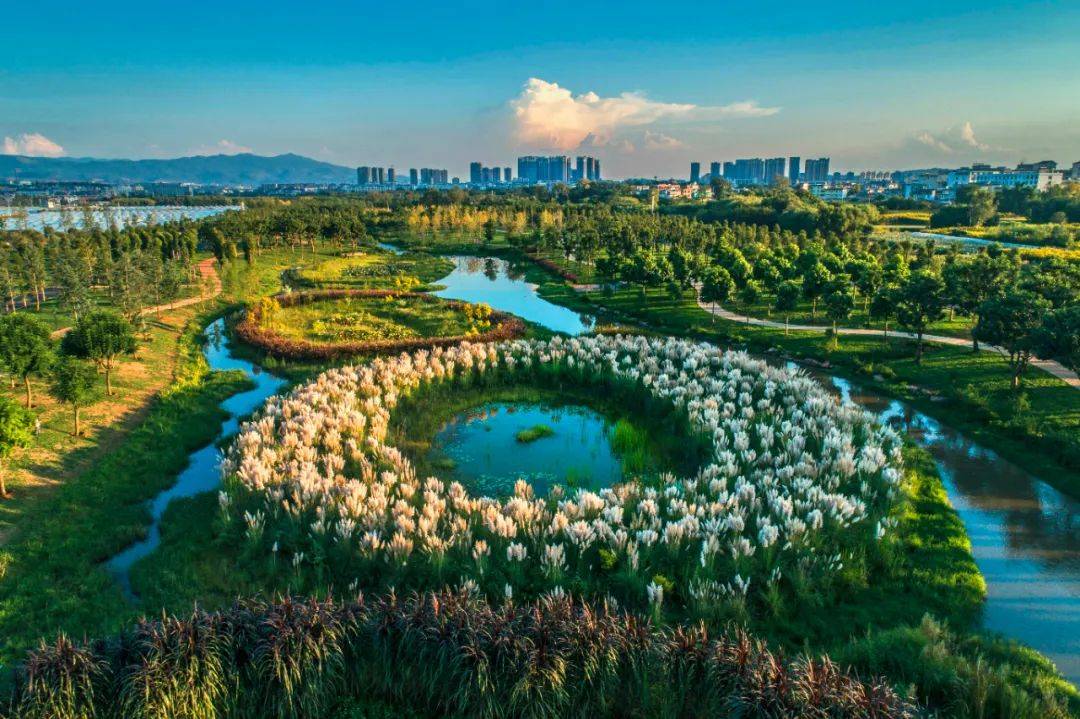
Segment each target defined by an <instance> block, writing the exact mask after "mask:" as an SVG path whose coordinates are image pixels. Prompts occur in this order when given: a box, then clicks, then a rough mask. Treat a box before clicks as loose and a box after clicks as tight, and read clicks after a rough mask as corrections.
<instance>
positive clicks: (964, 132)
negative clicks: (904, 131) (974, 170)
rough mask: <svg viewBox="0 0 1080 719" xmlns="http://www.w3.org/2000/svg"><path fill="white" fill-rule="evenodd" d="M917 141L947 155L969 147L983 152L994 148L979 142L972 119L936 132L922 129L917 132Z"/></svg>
mask: <svg viewBox="0 0 1080 719" xmlns="http://www.w3.org/2000/svg"><path fill="white" fill-rule="evenodd" d="M915 141H916V142H919V143H922V144H923V145H926V146H927V147H932V148H933V149H935V150H937V151H939V152H942V153H944V154H946V155H951V154H953V153H956V152H960V151H962V150H967V149H975V150H979V151H981V152H986V151H988V150H992V149H994V148H993V147H991V146H990V145H987V144H986V143H985V142H979V140H978V138H977V137H975V128H974V127H973V126H972V124H971V121H970V120H966V121H965V122H964V123H963V124H962V125H960V127H950V128H948V129H947V130H945V131H944V132H940V133H936V134H935V133H931V132H930V131H928V130H920V131H919V132H917V133H916V134H915Z"/></svg>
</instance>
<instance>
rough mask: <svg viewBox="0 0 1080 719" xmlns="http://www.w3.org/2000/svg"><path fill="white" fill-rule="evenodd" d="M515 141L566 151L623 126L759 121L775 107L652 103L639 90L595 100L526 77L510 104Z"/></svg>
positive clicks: (607, 137)
mask: <svg viewBox="0 0 1080 719" xmlns="http://www.w3.org/2000/svg"><path fill="white" fill-rule="evenodd" d="M510 107H511V108H512V109H513V111H514V119H515V122H516V129H517V136H518V140H519V141H520V142H522V143H523V144H525V145H529V146H532V147H537V148H546V149H555V150H571V149H574V148H576V147H580V146H581V145H582V144H586V145H589V146H598V145H607V144H613V143H614V142H616V141H617V138H616V133H617V132H618V131H619V130H621V129H624V128H630V127H641V126H645V125H652V124H653V123H656V122H658V121H661V120H671V119H679V120H685V119H719V118H726V117H762V116H765V115H773V114H776V113H777V112H778V111H779V108H769V107H761V106H759V105H758V104H757V103H756V102H754V101H752V100H746V101H741V102H735V103H731V104H730V105H723V106H718V107H707V106H700V105H694V104H691V103H678V102H658V101H656V100H650V99H649V98H648V97H646V95H645V94H644V93H641V92H624V93H621V94H619V95H616V96H613V97H601V96H600V95H598V94H596V93H595V92H585V93H581V94H578V95H575V94H573V93H572V92H571V91H570V90H569V89H568V88H565V87H561V86H559V84H558V83H554V82H548V81H546V80H542V79H540V78H536V77H533V78H529V81H528V82H526V83H525V86H524V88H522V91H521V94H520V95H519V96H518V97H516V98H514V99H513V100H511V101H510Z"/></svg>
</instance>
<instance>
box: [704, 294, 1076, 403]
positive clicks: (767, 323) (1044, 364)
mask: <svg viewBox="0 0 1080 719" xmlns="http://www.w3.org/2000/svg"><path fill="white" fill-rule="evenodd" d="M697 303H698V306H699V307H700V308H701V309H703V310H705V311H706V312H708V313H709V314H713V315H716V316H717V317H720V318H723V319H725V320H730V321H731V322H739V323H741V324H751V325H755V326H757V327H770V328H773V329H781V330H782V329H784V327H785V326H786V327H787V329H789V330H797V331H800V332H821V333H825V331H826V330H828V329H830V328H829V327H821V326H819V325H784V323H783V322H774V321H773V320H763V319H760V318H757V317H750V318H749V320H748V319H747V317H746V315H741V314H738V313H735V312H732V311H731V310H725V309H724V308H723V307H719V306H713V305H710V304H708V303H706V302H702V300H701V296H700V294H699V295H698V298H697ZM836 331H837V333H838V334H842V335H866V336H872V337H881V336H882V335H884V334H885V333H884V332H883V331H882V330H874V329H866V328H860V327H838V328H837V329H836ZM889 336H890V337H904V338H907V339H916V336H915V335H914V334H912V333H910V332H895V331H891V332H889ZM923 341H924V342H933V343H935V344H943V345H953V346H955V347H971V341H970V340H966V339H961V338H960V337H946V336H944V335H923ZM979 349H980V350H986V351H991V352H998V353H1005V350H1003V349H1002V348H1001V347H995V346H994V345H980V346H979ZM1031 366H1032V367H1038V368H1039V369H1041V370H1043V371H1045V372H1049V373H1050V374H1052V375H1054V376H1055V377H1057V378H1058V379H1060V380H1061V381H1063V382H1065V384H1067V385H1069V386H1070V387H1072V388H1073V389H1078V390H1080V377H1078V376H1077V374H1076V373H1075V372H1073V371H1072V370H1070V369H1069V368H1067V367H1065V366H1064V365H1062V364H1061V363H1059V362H1055V361H1054V360H1044V359H1039V358H1037V357H1036V358H1033V359H1032V360H1031Z"/></svg>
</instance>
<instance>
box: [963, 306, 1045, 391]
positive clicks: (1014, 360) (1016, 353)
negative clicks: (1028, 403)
mask: <svg viewBox="0 0 1080 719" xmlns="http://www.w3.org/2000/svg"><path fill="white" fill-rule="evenodd" d="M1049 311H1050V302H1049V300H1047V299H1045V298H1043V297H1040V296H1039V295H1037V294H1035V293H1034V292H1029V291H1027V290H1012V291H1010V292H1008V293H1006V294H1005V295H1003V296H1001V297H995V298H993V299H990V300H987V301H986V302H983V303H982V305H980V306H979V322H978V323H977V324H976V325H975V328H974V329H973V330H972V335H974V336H975V337H977V338H978V339H979V341H981V342H988V343H990V344H994V345H997V346H999V347H1000V348H1001V349H1002V351H1003V353H1004V354H1005V357H1006V359H1007V361H1008V363H1009V369H1010V370H1011V371H1012V386H1013V387H1014V388H1016V387H1019V386H1020V378H1021V377H1022V376H1023V374H1024V370H1025V369H1027V366H1028V363H1029V362H1030V361H1031V357H1032V356H1033V355H1034V350H1035V345H1036V339H1035V338H1036V333H1037V332H1038V331H1039V330H1040V328H1041V327H1042V326H1043V319H1044V317H1046V315H1047V313H1048V312H1049Z"/></svg>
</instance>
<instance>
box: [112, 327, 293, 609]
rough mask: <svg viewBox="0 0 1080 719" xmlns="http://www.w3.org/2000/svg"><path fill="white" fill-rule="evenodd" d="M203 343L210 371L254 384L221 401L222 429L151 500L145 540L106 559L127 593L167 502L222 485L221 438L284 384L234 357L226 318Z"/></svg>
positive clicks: (154, 541)
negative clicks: (241, 375)
mask: <svg viewBox="0 0 1080 719" xmlns="http://www.w3.org/2000/svg"><path fill="white" fill-rule="evenodd" d="M205 334H206V339H207V341H206V345H205V347H204V349H203V354H204V355H205V356H206V361H207V363H208V364H209V365H210V369H212V370H220V371H228V370H240V371H241V372H243V373H244V374H245V375H246V376H247V378H248V379H249V380H251V381H252V382H253V383H254V384H255V386H254V387H253V388H252V389H249V390H246V391H244V392H240V393H238V394H234V395H233V396H232V397H229V398H228V399H227V400H225V401H224V402H222V403H221V408H222V409H224V410H225V411H226V412H228V413H229V417H228V419H226V420H225V421H224V422H222V423H221V429H220V430H219V431H218V433H217V436H216V437H214V440H213V442H211V443H210V444H208V445H207V446H205V447H203V448H202V449H199V450H196V451H194V452H192V453H191V454H190V455H189V456H188V466H187V467H186V468H185V469H184V471H183V472H181V473H180V475H179V476H178V477H177V478H176V484H174V485H173V486H171V487H169V488H168V489H166V490H165V491H164V492H161V493H160V494H158V495H157V496H156V497H154V499H153V501H152V502H151V503H150V515H151V517H152V518H153V521H152V523H151V524H150V530H149V532H148V533H147V535H146V539H144V540H142V541H141V542H136V543H135V544H132V545H131V546H130V547H128V548H127V549H125V550H124V551H123V552H121V553H120V554H117V555H116V556H115V557H113V558H112V559H110V560H109V561H108V562H106V567H107V569H108V570H109V572H110V573H112V574H113V576H115V577H116V580H117V582H119V584H120V586H121V587H123V589H124V592H125V593H126V594H127V595H129V596H130V595H131V582H130V579H129V577H128V571H129V570H130V569H131V566H132V565H133V564H135V562H137V561H139V560H140V559H142V558H143V557H145V556H146V555H148V554H150V552H152V551H154V549H155V548H156V547H157V546H158V544H160V543H161V526H160V525H161V516H162V515H163V514H164V513H165V508H166V507H168V506H169V502H171V501H173V500H174V499H179V498H181V497H191V496H194V495H196V494H200V493H202V492H207V491H209V490H212V489H216V488H217V487H218V485H220V484H221V473H220V472H219V471H218V467H219V465H220V464H221V451H220V450H219V449H218V447H217V443H218V441H219V440H220V439H221V438H222V437H228V436H229V435H231V434H235V433H236V431H237V429H239V426H240V420H239V418H240V417H245V416H247V415H249V414H251V413H252V412H254V411H255V410H256V409H258V408H259V407H261V406H262V405H263V403H264V402H265V401H266V399H267V398H268V397H270V395H272V394H275V393H277V392H278V391H279V390H281V388H282V387H284V386H285V380H283V379H281V378H280V377H275V376H274V375H272V374H270V373H269V372H267V371H266V370H264V369H262V368H261V367H259V366H258V365H256V364H254V363H252V362H248V361H246V360H242V359H239V358H237V357H234V356H233V354H232V351H231V350H230V348H229V345H228V343H227V342H226V341H225V320H223V319H219V320H215V321H214V322H212V323H211V324H210V325H209V326H208V327H207V328H206V332H205Z"/></svg>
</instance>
